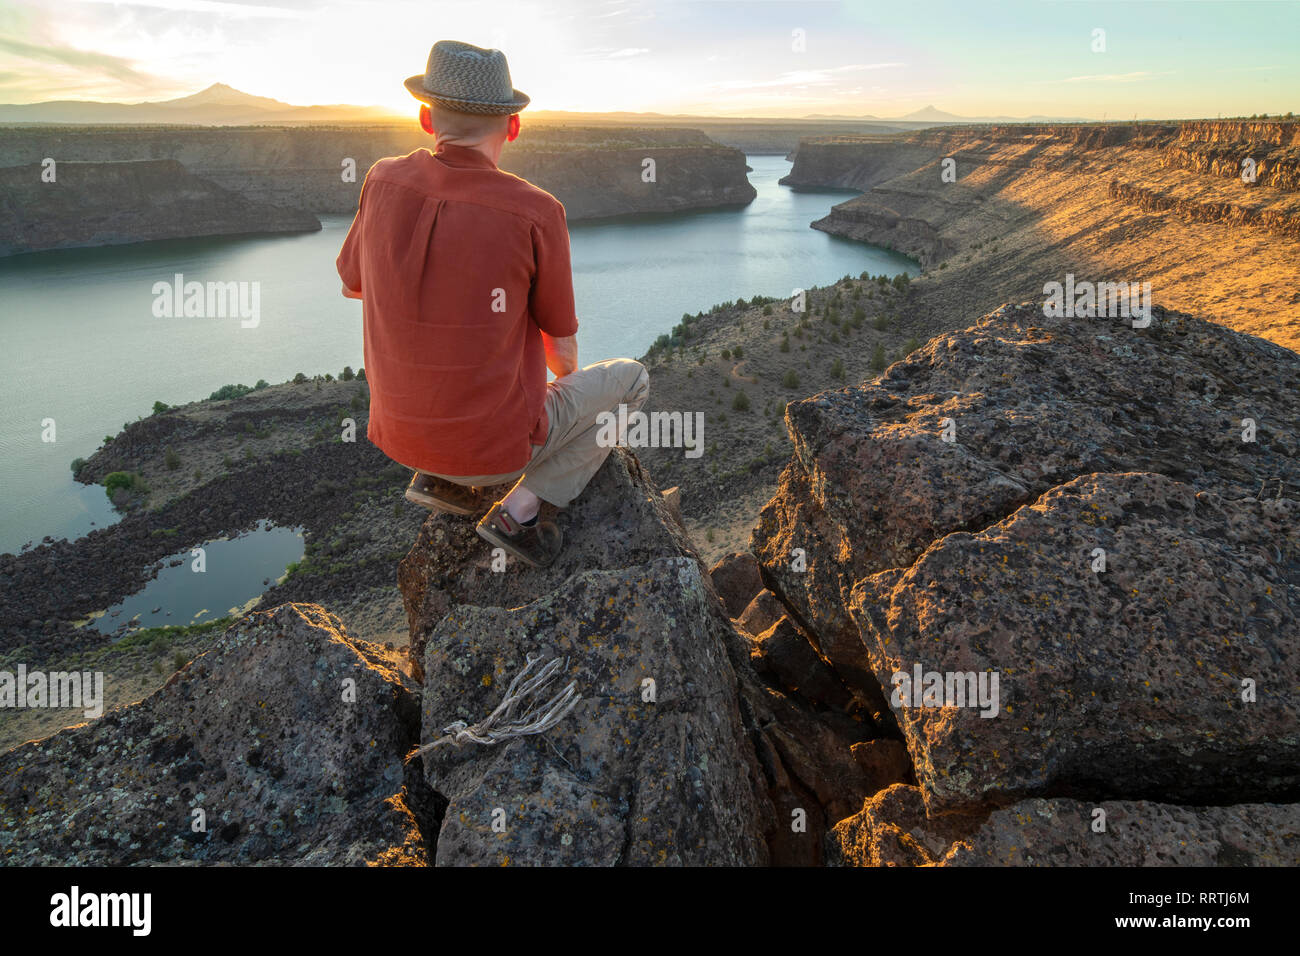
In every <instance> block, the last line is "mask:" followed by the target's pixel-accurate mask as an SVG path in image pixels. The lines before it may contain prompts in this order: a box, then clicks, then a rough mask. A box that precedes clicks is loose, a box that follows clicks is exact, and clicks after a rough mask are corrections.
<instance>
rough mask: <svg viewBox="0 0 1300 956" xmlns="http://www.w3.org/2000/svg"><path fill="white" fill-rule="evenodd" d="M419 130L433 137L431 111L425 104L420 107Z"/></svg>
mask: <svg viewBox="0 0 1300 956" xmlns="http://www.w3.org/2000/svg"><path fill="white" fill-rule="evenodd" d="M420 129H422V130H424V131H425V132H426V133H428V134H429V135H430V136H432V135H433V110H431V109H429V107H428V105H427V104H422V105H421V106H420Z"/></svg>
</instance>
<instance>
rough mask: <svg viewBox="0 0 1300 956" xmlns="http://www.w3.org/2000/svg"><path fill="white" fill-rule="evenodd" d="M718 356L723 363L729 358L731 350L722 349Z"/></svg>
mask: <svg viewBox="0 0 1300 956" xmlns="http://www.w3.org/2000/svg"><path fill="white" fill-rule="evenodd" d="M718 355H719V356H720V357H721V358H722V360H723V361H724V362H725V361H726V360H727V359H729V358H731V349H723V350H722V351H721V352H719V353H718Z"/></svg>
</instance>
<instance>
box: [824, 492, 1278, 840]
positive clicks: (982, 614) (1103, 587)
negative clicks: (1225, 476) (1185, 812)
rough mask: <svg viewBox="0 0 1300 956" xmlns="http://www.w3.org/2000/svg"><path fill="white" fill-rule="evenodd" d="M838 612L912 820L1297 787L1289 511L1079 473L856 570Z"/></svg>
mask: <svg viewBox="0 0 1300 956" xmlns="http://www.w3.org/2000/svg"><path fill="white" fill-rule="evenodd" d="M1103 559H1104V570H1103V565H1102V563H1101V561H1102V560H1103ZM850 609H851V611H852V613H853V616H854V617H855V619H856V620H857V621H858V623H859V624H860V625H861V627H862V633H863V638H864V641H865V647H866V649H867V653H868V655H869V657H870V659H871V662H872V666H873V668H874V669H875V673H876V678H877V680H878V681H879V683H880V685H881V686H882V687H883V688H886V689H887V690H888V691H889V692H890V694H891V696H892V697H893V698H894V699H893V700H891V706H893V707H894V711H895V714H896V716H897V718H898V722H899V725H900V727H901V728H902V730H903V733H904V735H905V737H906V739H907V741H908V746H909V749H910V751H911V755H912V760H913V763H914V765H915V769H916V776H917V780H918V782H919V783H920V785H921V788H922V792H923V794H924V796H925V799H926V803H927V806H928V807H929V809H930V812H931V815H935V814H937V813H944V812H950V811H953V810H969V809H971V808H974V807H979V806H982V805H987V804H1000V803H1001V804H1004V803H1008V802H1010V801H1011V800H1014V799H1016V798H1018V797H1020V796H1022V795H1027V794H1044V793H1063V792H1065V793H1070V792H1074V793H1086V794H1088V795H1089V796H1090V797H1094V798H1099V797H1105V796H1111V797H1123V796H1125V795H1141V796H1148V797H1158V798H1159V799H1161V800H1166V801H1171V802H1179V803H1184V802H1188V803H1191V802H1197V801H1207V802H1215V803H1218V802H1223V801H1224V800H1225V799H1231V800H1232V801H1234V802H1236V801H1245V800H1272V799H1284V800H1287V799H1290V800H1294V799H1295V795H1296V794H1297V792H1300V688H1297V685H1296V680H1295V675H1296V674H1297V672H1300V507H1297V505H1296V503H1295V502H1292V501H1287V500H1282V501H1263V502H1261V501H1256V500H1254V499H1253V498H1244V499H1235V500H1234V499H1229V498H1224V497H1222V496H1220V495H1218V494H1215V493H1213V492H1209V491H1197V490H1196V489H1195V488H1193V487H1192V486H1191V485H1188V484H1184V483H1182V482H1178V481H1174V480H1172V479H1170V478H1166V477H1164V476H1162V475H1153V474H1122V475H1110V474H1103V475H1089V476H1087V477H1084V478H1079V479H1077V480H1076V481H1071V482H1068V483H1066V484H1064V485H1061V486H1060V487H1058V488H1054V489H1052V490H1051V491H1049V492H1048V493H1047V494H1045V495H1043V496H1042V497H1041V498H1039V499H1038V500H1037V501H1035V502H1033V503H1032V504H1029V505H1026V506H1025V507H1023V508H1020V509H1019V510H1017V511H1016V512H1015V513H1013V514H1012V515H1011V516H1010V517H1008V518H1006V519H1004V520H1002V521H1000V522H998V523H996V524H994V525H992V526H991V527H989V528H986V529H984V530H983V531H980V532H979V533H977V534H969V533H966V532H957V533H954V534H950V535H948V536H946V537H944V538H942V539H941V540H939V541H937V542H935V543H934V544H933V545H931V547H930V548H929V549H927V550H926V551H925V553H924V554H922V555H921V557H920V558H918V559H917V560H916V562H915V563H913V564H912V565H911V566H910V567H908V568H906V569H895V570H891V571H885V572H881V573H879V574H876V575H873V576H871V577H868V578H865V579H864V580H863V581H861V582H860V583H859V584H858V586H857V587H855V588H854V590H853V596H852V600H851V602H850ZM918 674H919V675H920V676H921V680H920V681H918V680H916V677H917V675H918ZM932 674H933V675H939V677H940V678H941V680H940V679H934V678H931V677H930V676H928V675H932ZM895 675H902V677H899V678H896V677H895ZM950 677H951V679H950ZM994 680H996V683H994ZM927 689H929V690H933V692H934V693H933V696H932V697H930V698H927V697H926V696H925V693H926V691H927Z"/></svg>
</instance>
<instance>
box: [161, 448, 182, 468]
mask: <svg viewBox="0 0 1300 956" xmlns="http://www.w3.org/2000/svg"><path fill="white" fill-rule="evenodd" d="M163 464H165V465H166V466H167V470H168V471H175V470H176V469H177V468H179V467H180V466H181V456H180V455H178V454H176V452H175V450H174V449H171V448H168V449H167V450H166V451H165V452H163Z"/></svg>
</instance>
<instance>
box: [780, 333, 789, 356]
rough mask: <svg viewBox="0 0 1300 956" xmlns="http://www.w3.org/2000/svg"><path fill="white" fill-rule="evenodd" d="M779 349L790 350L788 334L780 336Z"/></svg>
mask: <svg viewBox="0 0 1300 956" xmlns="http://www.w3.org/2000/svg"><path fill="white" fill-rule="evenodd" d="M781 351H782V352H788V351H790V336H788V335H783V336H781Z"/></svg>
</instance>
